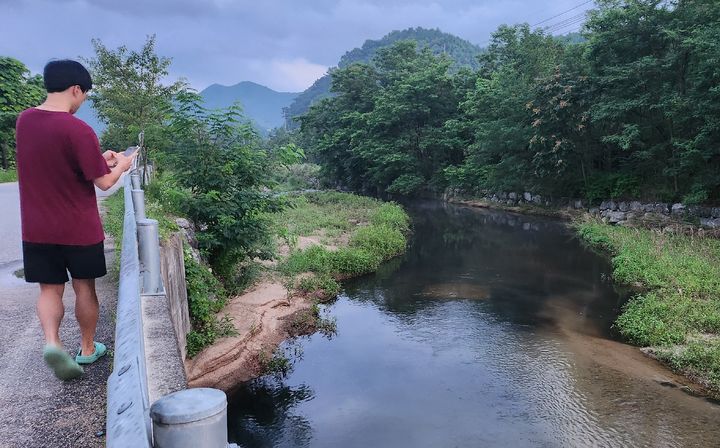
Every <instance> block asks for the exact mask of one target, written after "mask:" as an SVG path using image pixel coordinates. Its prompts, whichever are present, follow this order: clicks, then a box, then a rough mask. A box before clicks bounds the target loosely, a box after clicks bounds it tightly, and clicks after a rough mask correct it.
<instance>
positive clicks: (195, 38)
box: [0, 0, 592, 91]
mask: <svg viewBox="0 0 720 448" xmlns="http://www.w3.org/2000/svg"><path fill="white" fill-rule="evenodd" d="M583 3H585V4H583ZM578 5H580V6H579V7H578V8H576V9H573V10H572V11H570V12H567V13H566V14H565V15H563V16H561V17H558V18H555V19H553V20H550V21H548V22H545V24H546V25H547V24H553V23H559V22H560V21H561V20H563V19H567V18H572V17H573V16H575V15H576V14H578V13H581V12H582V11H584V10H586V9H587V8H589V7H591V6H592V2H589V3H588V2H585V1H584V0H438V1H431V0H306V1H304V2H302V1H298V0H278V1H273V0H265V1H263V0H255V1H233V0H204V1H203V0H0V23H2V25H1V26H0V55H2V56H12V57H14V58H16V59H19V60H20V61H22V62H24V63H25V64H26V65H27V66H28V67H29V68H30V69H31V70H32V71H33V73H38V72H40V71H41V70H42V67H43V65H44V64H45V63H46V62H47V61H48V60H50V59H51V58H77V57H78V56H85V57H90V56H92V46H91V44H90V39H91V38H99V39H101V40H102V42H103V43H104V44H105V45H106V46H108V47H111V48H115V47H118V46H120V45H126V46H128V47H130V48H133V49H137V50H139V49H140V48H141V46H142V44H143V42H144V41H145V38H146V36H147V35H149V34H156V35H157V51H158V53H159V54H160V55H163V56H169V57H171V58H172V59H173V64H172V66H171V75H172V76H173V78H178V77H184V78H185V79H187V81H188V82H189V83H190V85H191V86H193V87H195V88H196V89H198V90H202V89H203V88H205V87H207V86H208V85H210V84H213V83H219V84H224V85H232V84H235V83H237V82H240V81H254V82H257V83H259V84H263V85H266V86H268V87H270V88H273V89H275V90H280V91H302V90H304V89H305V88H307V87H308V86H309V85H310V84H312V82H313V81H314V80H315V79H317V78H318V77H320V76H322V75H323V74H324V73H325V71H326V70H327V69H328V67H332V66H335V65H336V64H337V62H338V60H339V59H340V57H341V56H342V55H343V54H344V53H345V52H346V51H348V50H350V49H352V48H355V47H359V46H361V45H362V44H363V42H365V40H366V39H379V38H381V37H382V36H384V35H385V34H387V33H389V32H390V31H392V30H396V29H404V28H408V27H415V26H422V27H425V28H439V29H440V30H442V31H445V32H448V33H452V34H455V35H457V36H460V37H462V38H464V39H467V40H469V41H470V42H472V43H475V44H478V45H484V44H486V43H487V41H488V39H489V38H490V34H491V33H492V32H493V31H494V30H495V29H496V28H497V27H498V26H499V25H500V24H503V23H507V24H514V23H522V22H528V23H530V24H531V25H533V24H535V23H537V22H540V21H542V20H544V19H548V18H550V17H552V16H554V15H556V14H560V13H562V12H564V11H567V10H569V9H570V8H573V7H575V6H578ZM567 23H568V26H566V27H565V28H561V29H559V30H557V32H558V33H560V34H564V33H565V32H568V31H574V30H576V29H577V28H578V27H579V24H574V23H573V22H572V21H569V22H567ZM561 25H562V23H561Z"/></svg>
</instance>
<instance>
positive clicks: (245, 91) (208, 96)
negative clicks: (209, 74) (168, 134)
mask: <svg viewBox="0 0 720 448" xmlns="http://www.w3.org/2000/svg"><path fill="white" fill-rule="evenodd" d="M298 95H299V93H292V92H276V91H274V90H272V89H269V88H267V87H265V86H261V85H260V84H256V83H254V82H250V81H243V82H240V83H238V84H235V85H234V86H222V85H220V84H213V85H211V86H210V87H208V88H206V89H205V90H203V91H202V92H200V96H201V97H202V98H203V102H204V105H205V107H207V108H208V109H222V108H225V107H228V106H232V104H233V103H234V102H236V101H239V102H240V104H241V105H242V109H243V112H244V113H245V115H246V116H247V117H248V118H250V119H251V120H252V121H253V122H255V124H256V125H257V127H258V130H259V131H260V132H262V133H263V134H265V133H267V131H269V130H270V129H273V128H276V127H279V126H282V125H283V124H284V122H285V120H284V118H283V112H282V110H283V108H284V107H287V106H288V105H290V103H291V102H292V101H293V100H294V99H295V98H296V97H297V96H298Z"/></svg>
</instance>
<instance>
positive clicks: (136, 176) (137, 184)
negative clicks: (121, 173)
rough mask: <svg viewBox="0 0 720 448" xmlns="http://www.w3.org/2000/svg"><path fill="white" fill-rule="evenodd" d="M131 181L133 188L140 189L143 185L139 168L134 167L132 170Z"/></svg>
mask: <svg viewBox="0 0 720 448" xmlns="http://www.w3.org/2000/svg"><path fill="white" fill-rule="evenodd" d="M130 183H131V184H132V187H133V190H139V189H140V188H141V187H142V182H141V180H140V173H139V172H138V170H137V169H134V170H132V171H131V172H130Z"/></svg>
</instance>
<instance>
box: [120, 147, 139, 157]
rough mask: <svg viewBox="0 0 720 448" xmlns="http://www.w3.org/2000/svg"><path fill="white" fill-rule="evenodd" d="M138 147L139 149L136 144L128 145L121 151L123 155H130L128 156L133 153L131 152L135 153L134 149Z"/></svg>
mask: <svg viewBox="0 0 720 448" xmlns="http://www.w3.org/2000/svg"><path fill="white" fill-rule="evenodd" d="M138 149H140V147H138V146H129V147H128V149H126V150H125V151H123V155H124V156H125V157H130V156H131V155H133V154H134V153H135V151H137V150H138Z"/></svg>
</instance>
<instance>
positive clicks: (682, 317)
mask: <svg viewBox="0 0 720 448" xmlns="http://www.w3.org/2000/svg"><path fill="white" fill-rule="evenodd" d="M577 229H578V232H579V233H580V235H581V236H582V238H583V239H584V240H586V241H587V242H588V243H590V244H591V245H593V246H595V247H600V248H603V249H605V250H607V251H609V252H610V253H611V254H612V264H613V277H614V278H615V280H616V281H618V282H620V283H623V284H629V285H634V286H635V287H636V288H638V289H639V290H640V292H639V293H638V294H637V295H636V296H635V297H633V298H632V299H630V300H629V301H628V303H627V304H626V305H625V306H624V308H623V310H622V313H621V315H620V316H619V317H618V319H617V321H616V322H615V327H616V328H617V329H618V330H619V331H620V333H621V334H622V335H623V336H624V337H625V338H627V340H628V341H630V342H632V343H634V344H637V345H641V346H653V347H656V348H657V350H655V352H656V354H657V355H658V357H659V358H661V359H662V360H664V361H665V362H667V363H668V364H670V365H671V366H672V367H674V368H676V369H679V370H682V371H685V372H686V373H688V374H690V375H691V376H695V377H700V378H705V379H706V380H707V381H706V382H707V384H708V385H709V386H710V388H711V389H712V390H713V392H714V393H716V394H717V393H720V240H717V239H713V238H703V237H697V236H687V235H679V234H668V233H663V232H659V231H653V230H646V229H634V228H627V227H619V226H609V225H606V224H602V223H600V222H598V221H587V222H583V223H579V224H578V225H577Z"/></svg>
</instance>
